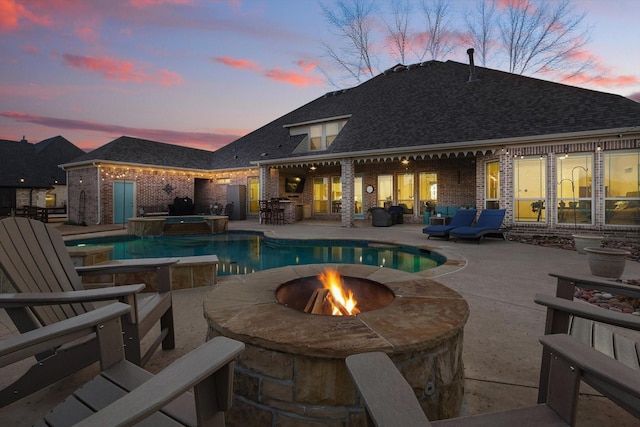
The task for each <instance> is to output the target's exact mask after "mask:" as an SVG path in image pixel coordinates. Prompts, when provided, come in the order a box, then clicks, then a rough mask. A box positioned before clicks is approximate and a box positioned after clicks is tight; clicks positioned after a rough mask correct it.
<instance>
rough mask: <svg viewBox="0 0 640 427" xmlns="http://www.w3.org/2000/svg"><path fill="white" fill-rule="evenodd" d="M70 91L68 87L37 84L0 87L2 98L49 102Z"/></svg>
mask: <svg viewBox="0 0 640 427" xmlns="http://www.w3.org/2000/svg"><path fill="white" fill-rule="evenodd" d="M68 90H69V87H66V86H60V87H55V86H41V85H39V84H37V83H27V84H25V85H21V86H15V85H5V86H0V97H15V98H20V99H22V98H32V99H40V100H49V99H53V98H54V97H57V96H61V95H64V94H65V93H67V92H68Z"/></svg>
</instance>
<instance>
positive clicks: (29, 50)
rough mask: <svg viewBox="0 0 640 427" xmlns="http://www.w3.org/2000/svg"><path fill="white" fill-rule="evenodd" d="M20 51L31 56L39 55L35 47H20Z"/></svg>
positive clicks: (38, 50)
mask: <svg viewBox="0 0 640 427" xmlns="http://www.w3.org/2000/svg"><path fill="white" fill-rule="evenodd" d="M21 50H22V51H23V52H24V53H29V54H32V55H39V54H40V49H38V48H37V47H35V46H22V48H21Z"/></svg>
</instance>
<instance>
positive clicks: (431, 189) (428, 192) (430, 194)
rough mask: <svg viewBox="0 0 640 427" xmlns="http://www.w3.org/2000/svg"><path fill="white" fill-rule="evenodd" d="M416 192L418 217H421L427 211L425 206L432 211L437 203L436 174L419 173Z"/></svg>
mask: <svg viewBox="0 0 640 427" xmlns="http://www.w3.org/2000/svg"><path fill="white" fill-rule="evenodd" d="M418 191H419V199H420V215H422V214H424V212H425V211H426V210H427V206H429V207H430V208H431V209H433V208H434V207H435V205H436V203H437V202H438V174H436V173H431V172H420V175H419V176H418Z"/></svg>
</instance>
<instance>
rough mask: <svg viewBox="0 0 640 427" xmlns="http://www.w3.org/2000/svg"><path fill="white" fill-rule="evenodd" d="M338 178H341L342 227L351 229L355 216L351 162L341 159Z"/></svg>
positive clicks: (353, 171) (353, 168)
mask: <svg viewBox="0 0 640 427" xmlns="http://www.w3.org/2000/svg"><path fill="white" fill-rule="evenodd" d="M340 167H341V171H340V176H341V178H342V218H341V219H342V226H343V227H353V217H354V215H355V203H354V189H353V185H354V184H353V178H354V175H355V166H354V164H353V160H351V159H343V160H341V161H340Z"/></svg>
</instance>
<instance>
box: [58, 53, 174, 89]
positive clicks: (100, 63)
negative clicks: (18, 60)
mask: <svg viewBox="0 0 640 427" xmlns="http://www.w3.org/2000/svg"><path fill="white" fill-rule="evenodd" d="M62 58H63V61H64V63H65V64H66V65H68V66H70V67H73V68H77V69H81V70H87V71H91V72H97V73H100V74H102V77H104V78H105V79H107V80H117V81H122V82H135V83H147V82H152V83H156V84H160V85H162V86H177V85H181V84H183V83H184V81H183V79H182V77H181V76H180V75H179V74H177V73H175V72H172V71H168V70H160V71H156V72H154V73H146V72H145V71H144V70H142V68H141V67H140V66H136V65H135V64H134V63H133V62H131V61H119V60H116V59H114V58H109V57H101V58H94V57H91V56H79V55H72V54H68V53H67V54H64V55H62Z"/></svg>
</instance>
